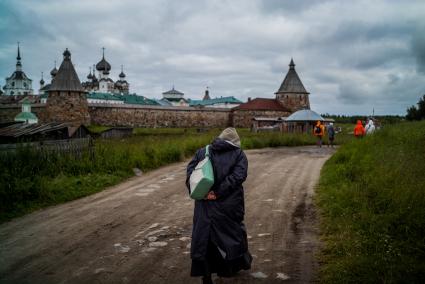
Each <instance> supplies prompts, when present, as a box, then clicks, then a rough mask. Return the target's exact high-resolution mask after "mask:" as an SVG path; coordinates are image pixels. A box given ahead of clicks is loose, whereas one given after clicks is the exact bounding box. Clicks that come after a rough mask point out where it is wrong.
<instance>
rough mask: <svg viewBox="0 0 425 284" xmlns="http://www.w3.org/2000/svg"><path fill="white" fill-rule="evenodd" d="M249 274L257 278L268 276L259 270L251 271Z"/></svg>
mask: <svg viewBox="0 0 425 284" xmlns="http://www.w3.org/2000/svg"><path fill="white" fill-rule="evenodd" d="M251 276H252V277H254V278H257V279H266V278H267V277H269V276H268V275H267V274H264V273H263V272H261V271H258V272H253V273H251Z"/></svg>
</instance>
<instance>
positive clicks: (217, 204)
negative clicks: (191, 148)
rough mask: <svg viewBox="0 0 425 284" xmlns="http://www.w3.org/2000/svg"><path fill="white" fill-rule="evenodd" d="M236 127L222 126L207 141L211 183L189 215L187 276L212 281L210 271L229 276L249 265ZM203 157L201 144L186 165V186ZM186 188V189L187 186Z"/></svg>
mask: <svg viewBox="0 0 425 284" xmlns="http://www.w3.org/2000/svg"><path fill="white" fill-rule="evenodd" d="M240 147H241V143H240V139H239V136H238V133H237V132H236V129H234V128H232V127H229V128H226V129H225V130H224V131H223V132H222V133H221V134H220V135H219V136H218V137H217V138H216V139H215V140H214V141H213V142H212V144H211V147H210V148H209V154H210V159H211V161H212V164H213V169H214V185H213V186H212V188H211V190H210V192H209V193H208V195H207V196H206V198H205V199H204V200H196V201H195V209H194V216H193V230H192V244H191V258H192V268H191V273H190V274H191V276H193V277H199V276H202V277H203V278H202V281H203V283H212V279H211V274H213V273H217V274H218V276H220V277H232V276H234V275H235V274H236V273H237V272H238V271H240V270H241V269H244V270H248V269H250V268H251V262H252V256H251V254H250V253H249V251H248V240H247V233H246V228H245V225H244V223H243V220H244V215H245V205H244V189H243V187H242V183H243V182H244V181H245V179H246V178H247V172H248V160H247V158H246V156H245V153H244V152H243V151H242V150H241V148H240ZM204 158H205V147H204V148H202V149H199V150H198V151H197V152H196V154H195V157H194V158H193V159H192V161H190V163H189V165H188V166H187V179H186V185H187V187H188V188H189V187H190V184H189V179H190V175H191V174H192V172H193V170H194V169H195V167H196V165H197V164H198V163H199V162H200V161H201V160H203V159H204ZM189 189H190V188H189Z"/></svg>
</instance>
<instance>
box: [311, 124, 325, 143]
mask: <svg viewBox="0 0 425 284" xmlns="http://www.w3.org/2000/svg"><path fill="white" fill-rule="evenodd" d="M313 135H314V136H316V137H317V146H319V147H322V138H323V135H325V127H324V126H323V124H322V123H320V121H317V122H316V125H315V126H314V127H313Z"/></svg>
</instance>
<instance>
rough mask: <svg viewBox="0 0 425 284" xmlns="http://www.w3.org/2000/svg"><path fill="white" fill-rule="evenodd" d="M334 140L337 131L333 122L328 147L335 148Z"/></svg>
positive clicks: (329, 129)
mask: <svg viewBox="0 0 425 284" xmlns="http://www.w3.org/2000/svg"><path fill="white" fill-rule="evenodd" d="M334 139H335V129H334V124H333V123H332V122H331V123H329V126H328V140H329V144H328V147H329V146H331V147H332V148H333V146H334Z"/></svg>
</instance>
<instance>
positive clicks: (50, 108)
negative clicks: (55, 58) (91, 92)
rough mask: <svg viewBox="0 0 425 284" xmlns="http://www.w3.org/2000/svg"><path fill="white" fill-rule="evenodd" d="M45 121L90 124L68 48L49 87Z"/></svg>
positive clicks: (87, 109)
mask: <svg viewBox="0 0 425 284" xmlns="http://www.w3.org/2000/svg"><path fill="white" fill-rule="evenodd" d="M48 96H49V99H48V100H47V104H46V112H45V114H46V117H45V119H44V120H45V121H46V122H67V123H70V124H71V125H73V126H79V125H81V124H85V125H88V124H90V114H89V108H88V103H87V97H86V93H85V91H84V88H83V86H81V83H80V79H79V78H78V75H77V72H75V69H74V65H73V64H72V61H71V52H69V50H68V48H67V49H66V50H65V51H64V53H63V61H62V64H61V65H60V67H59V70H58V71H57V74H56V75H55V77H54V78H53V80H52V85H51V86H50V88H49V95H48Z"/></svg>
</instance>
